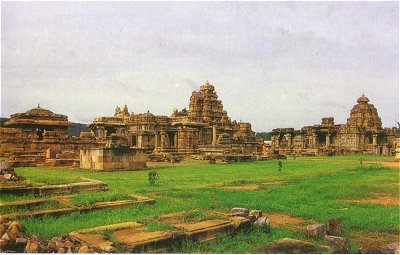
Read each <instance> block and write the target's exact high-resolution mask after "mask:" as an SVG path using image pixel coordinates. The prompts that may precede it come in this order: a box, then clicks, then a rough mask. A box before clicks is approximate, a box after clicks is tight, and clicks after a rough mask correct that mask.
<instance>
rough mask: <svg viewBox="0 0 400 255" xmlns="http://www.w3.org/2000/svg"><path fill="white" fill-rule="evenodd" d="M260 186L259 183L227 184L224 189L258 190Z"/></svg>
mask: <svg viewBox="0 0 400 255" xmlns="http://www.w3.org/2000/svg"><path fill="white" fill-rule="evenodd" d="M259 188H260V186H259V185H257V184H248V185H241V186H225V187H223V189H227V190H257V189H259Z"/></svg>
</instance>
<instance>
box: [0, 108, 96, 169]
mask: <svg viewBox="0 0 400 255" xmlns="http://www.w3.org/2000/svg"><path fill="white" fill-rule="evenodd" d="M70 125H72V123H71V122H69V121H68V117H67V116H66V115H62V114H56V113H53V112H52V111H50V110H47V109H44V108H41V107H40V106H39V105H38V106H37V107H36V108H33V109H31V110H28V111H27V112H24V113H16V114H13V115H11V116H10V119H9V120H8V121H7V122H5V123H4V126H3V127H1V128H0V156H2V157H10V159H11V160H10V163H11V164H12V165H13V166H36V165H38V164H40V165H46V164H47V165H50V166H55V165H72V164H73V162H74V160H76V159H78V158H79V150H80V149H81V148H91V147H96V146H98V142H96V139H95V137H94V136H93V134H92V133H91V132H81V133H80V136H79V137H74V136H69V135H68V127H69V126H70Z"/></svg>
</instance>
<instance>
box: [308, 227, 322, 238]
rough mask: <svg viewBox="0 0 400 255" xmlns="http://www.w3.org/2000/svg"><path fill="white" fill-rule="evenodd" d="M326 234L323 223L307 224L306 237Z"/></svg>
mask: <svg viewBox="0 0 400 255" xmlns="http://www.w3.org/2000/svg"><path fill="white" fill-rule="evenodd" d="M325 235H326V228H325V225H324V224H313V225H309V226H307V237H308V238H310V237H324V236H325Z"/></svg>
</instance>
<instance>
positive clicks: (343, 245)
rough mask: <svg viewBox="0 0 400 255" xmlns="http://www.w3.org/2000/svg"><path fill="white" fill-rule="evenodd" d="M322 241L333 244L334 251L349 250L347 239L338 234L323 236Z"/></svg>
mask: <svg viewBox="0 0 400 255" xmlns="http://www.w3.org/2000/svg"><path fill="white" fill-rule="evenodd" d="M324 241H325V242H326V243H328V244H330V245H333V246H334V247H335V248H334V252H335V253H348V252H349V241H348V240H347V238H343V237H339V236H328V235H326V236H325V237H324Z"/></svg>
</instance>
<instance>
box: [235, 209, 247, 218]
mask: <svg viewBox="0 0 400 255" xmlns="http://www.w3.org/2000/svg"><path fill="white" fill-rule="evenodd" d="M249 213H250V211H249V210H248V209H246V208H239V207H235V208H232V209H231V215H232V216H241V217H246V218H247V217H249Z"/></svg>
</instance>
